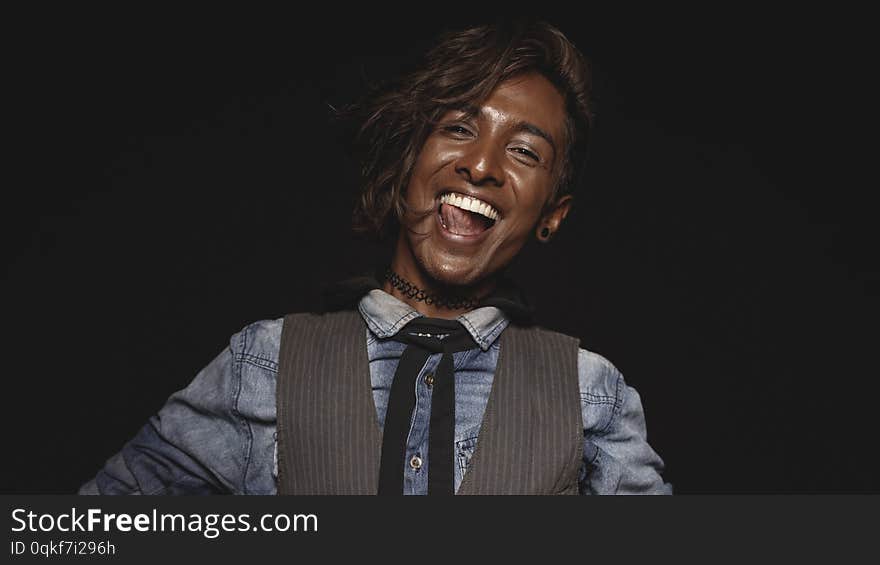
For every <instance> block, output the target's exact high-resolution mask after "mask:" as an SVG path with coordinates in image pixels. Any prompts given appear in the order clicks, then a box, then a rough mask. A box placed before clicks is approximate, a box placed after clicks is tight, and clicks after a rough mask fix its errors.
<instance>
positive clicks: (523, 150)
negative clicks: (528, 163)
mask: <svg viewBox="0 0 880 565" xmlns="http://www.w3.org/2000/svg"><path fill="white" fill-rule="evenodd" d="M510 150H511V151H513V152H514V153H519V154H521V155H525V156H526V157H528V158H529V159H531V160H533V161H535V162H538V161H540V160H541V159H540V158H539V157H538V156H537V155H536V154H535V153H534V152H532V151H529V150H528V149H526V148H525V147H511V148H510Z"/></svg>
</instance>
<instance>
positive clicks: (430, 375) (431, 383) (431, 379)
mask: <svg viewBox="0 0 880 565" xmlns="http://www.w3.org/2000/svg"><path fill="white" fill-rule="evenodd" d="M425 384H426V385H428V386H434V373H428V374H427V375H425Z"/></svg>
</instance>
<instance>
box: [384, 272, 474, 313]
mask: <svg viewBox="0 0 880 565" xmlns="http://www.w3.org/2000/svg"><path fill="white" fill-rule="evenodd" d="M385 280H387V281H388V282H390V283H391V286H393V287H394V288H396V289H397V290H399V291H400V292H401V293H403V295H404V296H406V297H408V298H410V299H412V300H416V301H418V302H424V303H425V304H428V305H432V306H437V307H438V308H449V309H450V310H473V309H474V308H476V307H477V306H478V305H479V304H480V302H482V300H483V299H482V298H468V297H466V296H460V295H459V296H456V295H442V294H428V293H427V292H425V291H424V290H422V289H420V288H419V287H417V286H416V285H414V284H412V283H411V282H409V281H408V280H406V279H404V278H401V276H400V275H398V274H397V273H395V272H394V271H392V270H391V269H388V270H386V271H385Z"/></svg>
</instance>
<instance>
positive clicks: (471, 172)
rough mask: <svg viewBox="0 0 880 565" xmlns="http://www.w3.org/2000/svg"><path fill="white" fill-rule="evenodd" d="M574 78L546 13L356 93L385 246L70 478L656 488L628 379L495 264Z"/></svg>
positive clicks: (223, 357) (538, 214)
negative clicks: (562, 330)
mask: <svg viewBox="0 0 880 565" xmlns="http://www.w3.org/2000/svg"><path fill="white" fill-rule="evenodd" d="M588 81H589V74H588V70H587V67H586V65H585V63H584V61H583V58H582V56H581V55H580V53H579V52H578V51H577V50H576V49H575V48H574V46H573V45H572V44H571V43H569V42H568V40H567V39H566V38H565V37H564V36H563V35H562V33H561V32H559V31H558V30H556V29H555V28H553V27H551V26H549V25H547V24H534V23H533V24H523V23H518V24H510V25H505V24H499V25H496V26H483V27H477V28H472V29H468V30H465V31H462V32H458V33H452V34H447V35H445V36H444V37H443V38H442V39H441V41H440V42H439V43H438V45H437V46H436V47H434V48H433V49H432V50H430V51H429V52H428V53H427V56H426V58H425V60H424V63H423V64H422V66H421V67H420V68H419V69H417V70H416V71H415V72H413V73H411V74H409V75H407V76H405V77H403V78H402V79H400V80H399V81H397V82H395V83H393V84H391V85H390V86H387V87H385V88H384V89H382V90H380V91H378V92H375V93H373V94H372V95H371V96H370V97H368V99H367V101H366V102H365V103H363V104H361V105H360V106H359V107H358V108H357V111H358V112H360V113H361V116H362V120H363V121H362V123H363V126H362V128H361V130H360V135H359V139H360V141H361V142H362V145H363V147H365V153H364V166H363V175H364V185H363V189H362V192H361V197H360V200H359V203H358V206H357V209H356V213H355V219H356V222H355V223H356V227H357V228H358V229H360V230H362V231H367V232H370V233H372V234H374V235H377V236H379V237H383V236H384V237H386V238H390V239H391V241H392V243H393V256H392V260H391V264H390V265H389V266H387V268H384V269H382V270H380V271H379V272H378V273H377V274H378V276H376V277H375V278H372V277H363V278H359V279H355V280H353V281H347V282H346V283H344V284H341V285H338V286H336V287H334V288H333V289H332V291H331V292H329V293H328V308H327V309H326V310H325V311H324V312H323V313H320V314H292V315H288V316H286V317H284V318H279V319H277V320H264V321H259V322H255V323H253V324H250V325H248V326H247V327H245V328H244V329H242V330H241V331H240V332H239V333H237V334H235V335H234V336H232V339H231V340H230V344H229V347H228V348H227V349H226V350H224V351H223V352H222V353H221V354H220V355H219V356H218V357H217V358H216V359H214V360H213V361H212V362H211V363H210V364H209V365H208V366H207V367H205V368H204V369H203V370H202V371H201V372H200V373H199V374H198V375H197V376H196V378H195V379H194V381H193V382H192V383H191V384H190V385H189V386H188V387H187V388H186V389H184V390H182V391H180V392H177V393H175V394H174V395H172V396H171V397H170V398H169V400H168V402H167V403H166V405H165V406H164V407H163V408H162V409H161V410H160V411H159V413H158V414H157V415H156V416H154V417H153V418H152V419H151V420H150V422H149V423H148V424H147V425H145V426H144V427H143V428H142V430H141V431H140V432H139V433H138V435H137V436H136V437H135V438H134V439H132V440H131V441H130V442H129V443H128V444H126V445H125V446H124V447H123V449H122V451H121V452H120V453H118V454H117V455H115V456H114V457H112V458H111V459H109V460H108V462H107V464H106V466H105V467H104V469H102V470H101V471H100V472H99V473H98V475H97V476H96V477H95V478H94V479H93V480H91V481H89V482H88V483H86V484H85V485H83V487H82V488H81V490H80V492H81V493H107V494H110V493H143V494H173V493H218V492H226V493H238V494H272V493H282V494H323V493H349V494H353V493H357V494H375V493H378V494H389V495H399V494H454V493H457V494H490V493H510V494H533V493H534V494H577V493H581V494H606V493H608V494H612V493H670V492H671V486H670V485H669V484H666V483H664V481H663V479H662V478H661V472H662V469H663V462H662V460H661V459H660V457H659V456H658V455H657V454H656V453H655V452H654V451H653V450H652V449H651V447H650V446H649V444H648V443H647V441H646V430H645V422H644V416H643V411H642V406H641V402H640V399H639V396H638V394H637V392H636V391H635V390H634V389H633V388H631V387H629V386H627V385H626V384H625V382H624V380H623V377H622V376H621V374H620V372H619V371H618V370H617V369H616V368H615V367H614V366H613V365H612V364H611V363H610V362H608V361H607V360H606V359H604V358H603V357H601V356H599V355H597V354H595V353H592V352H589V351H586V350H584V349H580V348H579V347H578V343H577V340H575V339H574V338H570V337H568V336H564V335H562V334H557V333H554V332H550V331H547V330H544V329H541V328H538V327H535V326H534V325H533V323H532V321H531V311H530V309H529V307H528V305H527V304H526V303H525V301H524V299H523V298H522V296H521V294H520V293H519V291H518V290H517V289H516V287H515V286H513V284H512V283H511V282H510V281H509V280H507V279H506V278H505V277H504V271H505V268H506V267H507V266H508V265H509V264H510V263H511V261H512V260H513V259H514V257H516V255H517V254H518V253H519V251H520V250H521V249H522V247H523V246H524V244H525V243H526V242H527V240H528V239H529V238H531V237H536V238H537V239H538V240H539V241H542V242H548V241H549V240H550V239H551V238H552V236H553V234H554V233H555V232H557V231H558V230H559V228H560V226H561V225H562V222H563V221H564V219H565V217H566V215H567V214H568V212H569V209H570V207H571V205H572V200H573V197H572V195H571V194H570V191H571V188H572V187H573V185H574V184H575V183H576V176H577V175H576V173H577V171H578V169H579V167H580V161H582V159H583V149H584V142H585V141H586V136H587V133H588V130H589V125H590V106H589V99H588V86H589V83H588Z"/></svg>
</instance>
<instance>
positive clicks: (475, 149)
mask: <svg viewBox="0 0 880 565" xmlns="http://www.w3.org/2000/svg"><path fill="white" fill-rule="evenodd" d="M499 153H500V150H499V149H498V148H497V147H495V145H494V144H493V143H491V142H490V141H489V140H476V141H474V142H473V143H471V144H470V145H469V146H468V148H467V149H466V150H465V152H464V153H463V154H462V155H461V157H460V158H459V159H458V161H457V162H456V163H455V172H457V173H458V174H459V175H461V176H462V177H464V178H465V179H466V180H467V181H468V182H469V183H471V184H474V185H477V186H498V187H500V186H503V185H504V180H505V179H504V167H503V165H502V159H503V155H500V154H499Z"/></svg>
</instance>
